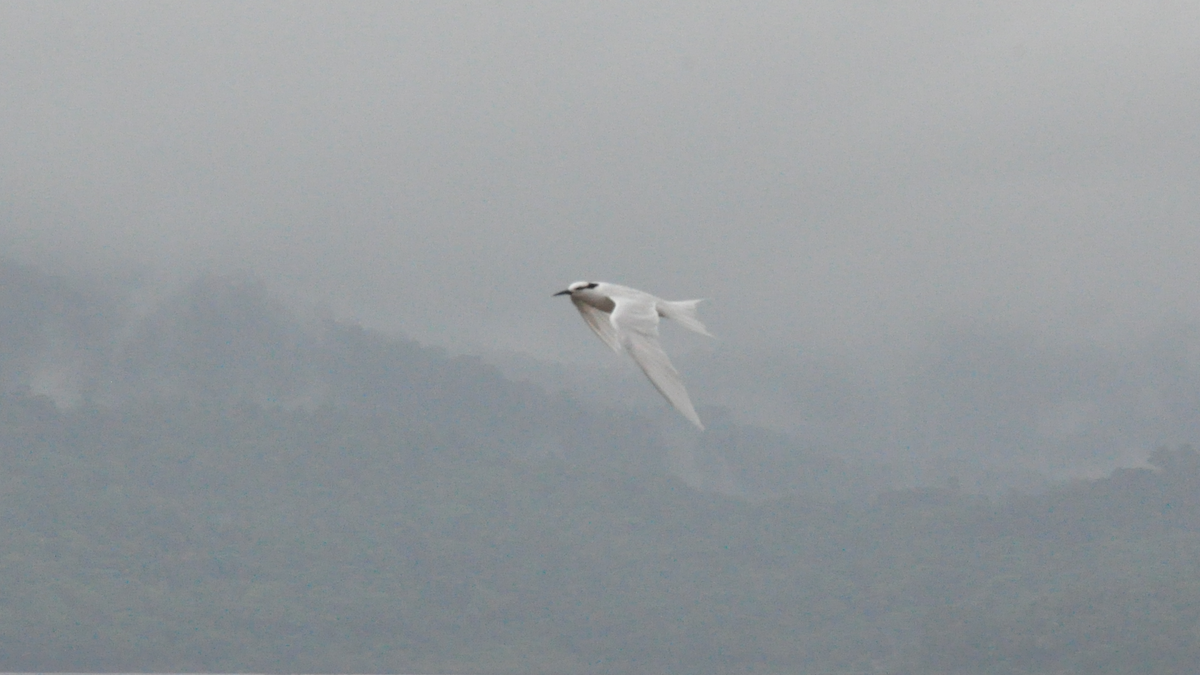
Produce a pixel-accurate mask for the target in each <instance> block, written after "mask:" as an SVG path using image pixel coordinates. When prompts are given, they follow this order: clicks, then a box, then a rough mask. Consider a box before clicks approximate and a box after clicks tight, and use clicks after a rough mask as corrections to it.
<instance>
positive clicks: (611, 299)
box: [554, 281, 712, 430]
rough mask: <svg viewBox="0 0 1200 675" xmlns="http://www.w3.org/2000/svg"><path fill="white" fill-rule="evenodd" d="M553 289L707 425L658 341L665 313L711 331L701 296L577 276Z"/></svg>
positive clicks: (682, 410)
mask: <svg viewBox="0 0 1200 675" xmlns="http://www.w3.org/2000/svg"><path fill="white" fill-rule="evenodd" d="M554 295H556V296H558V295H569V296H571V302H573V303H575V308H576V309H578V310H579V314H580V315H581V316H582V317H583V320H584V321H585V322H587V325H588V326H589V327H590V328H591V329H592V330H593V331H594V332H595V333H596V335H599V336H600V339H601V340H603V341H604V344H606V345H608V346H609V347H612V349H613V351H615V352H618V353H620V352H621V351H622V350H624V351H627V352H629V355H630V356H632V357H633V360H634V361H635V362H637V364H638V366H639V367H641V369H642V372H643V373H646V377H648V378H650V383H651V384H653V385H654V388H655V389H658V393H660V394H662V395H663V397H664V398H666V399H667V400H668V401H670V402H671V405H673V406H675V409H676V410H678V411H679V412H680V413H682V414H683V416H684V417H686V418H688V421H690V422H691V423H692V424H695V425H696V426H697V427H700V429H701V430H703V429H704V425H703V424H701V423H700V416H699V415H697V414H696V409H695V408H693V407H692V400H691V399H690V398H688V393H687V389H685V388H684V386H683V380H682V379H680V377H679V371H677V370H675V366H673V365H671V360H670V359H668V358H667V353H666V352H664V351H663V348H662V346H661V345H659V343H658V317H660V316H665V317H666V318H668V319H673V320H675V321H677V322H679V324H680V325H682V326H683V327H684V328H687V329H688V330H691V331H695V332H697V333H700V334H702V335H707V336H709V337H712V334H711V333H709V332H708V330H707V329H705V328H704V324H702V323H700V320H699V319H697V318H696V305H698V304H700V303H701V302H702V300H676V301H671V300H663V299H662V298H656V297H654V296H653V295H650V294H649V293H645V292H643V291H639V290H637V289H636V288H629V287H628V286H618V285H617V284H609V283H605V282H603V281H576V282H575V283H573V284H571V285H570V286H567V290H565V291H559V292H558V293H555V294H554Z"/></svg>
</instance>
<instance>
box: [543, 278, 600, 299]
mask: <svg viewBox="0 0 1200 675" xmlns="http://www.w3.org/2000/svg"><path fill="white" fill-rule="evenodd" d="M597 285H598V284H597V283H596V282H595V281H576V282H575V283H573V284H571V285H570V286H567V290H565V291H559V292H557V293H555V294H554V295H556V296H558V295H574V294H575V293H578V292H579V291H585V290H588V289H589V288H595V287H596V286H597Z"/></svg>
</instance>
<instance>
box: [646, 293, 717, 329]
mask: <svg viewBox="0 0 1200 675" xmlns="http://www.w3.org/2000/svg"><path fill="white" fill-rule="evenodd" d="M702 302H704V299H703V298H701V299H699V300H663V301H662V302H660V303H659V304H658V313H659V314H661V315H662V316H665V317H667V318H668V319H670V320H672V321H675V322H678V323H679V325H681V326H683V327H684V328H686V329H688V330H690V331H695V332H697V333H700V334H701V335H707V336H708V337H713V334H712V333H710V332H708V329H707V328H705V327H704V324H702V323H700V319H699V318H697V316H696V305H699V304H700V303H702Z"/></svg>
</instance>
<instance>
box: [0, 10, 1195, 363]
mask: <svg viewBox="0 0 1200 675" xmlns="http://www.w3.org/2000/svg"><path fill="white" fill-rule="evenodd" d="M0 82H2V83H3V95H0V116H2V119H3V124H0V245H3V247H4V249H5V250H7V251H8V252H9V253H10V254H11V255H13V256H16V257H18V258H20V259H29V260H42V261H49V262H52V263H56V264H64V263H65V264H77V263H79V262H81V261H86V262H88V263H90V264H92V265H96V266H101V267H103V266H110V265H126V264H129V263H130V262H132V261H138V262H141V263H148V264H150V265H153V266H154V267H155V268H156V269H158V270H159V271H160V272H162V273H165V274H180V273H183V274H191V273H195V272H197V271H200V270H206V269H215V270H250V271H253V272H256V273H259V274H261V275H262V276H263V277H265V278H266V279H268V280H269V281H270V282H271V283H273V284H275V285H276V286H277V287H279V288H282V289H286V290H288V291H289V292H294V293H296V294H297V295H299V296H301V297H306V298H311V299H315V300H321V301H324V302H326V303H327V304H328V305H329V306H330V307H332V308H333V309H334V311H336V312H338V313H339V314H342V315H345V316H349V317H354V318H359V319H361V320H364V321H367V322H368V323H370V324H372V325H376V326H379V327H383V328H388V329H394V330H402V331H404V332H406V333H408V334H410V335H413V336H415V337H418V338H419V339H422V340H425V341H430V342H438V343H443V344H450V345H455V346H464V345H475V346H477V347H479V348H483V349H510V348H517V349H526V350H530V351H533V352H535V353H543V354H548V355H560V356H561V355H562V354H563V353H564V351H565V350H566V349H568V348H569V346H570V344H571V343H572V341H578V340H590V341H594V339H593V338H592V336H591V335H590V333H588V332H587V331H586V329H585V328H583V326H582V323H581V322H580V321H579V319H578V317H577V316H576V315H575V313H574V312H573V311H572V310H571V308H570V306H569V304H568V303H565V302H563V301H562V298H557V299H551V298H550V294H551V293H553V292H554V291H557V290H559V289H561V288H563V287H565V285H566V284H567V283H569V282H571V281H573V280H576V279H600V280H608V281H616V282H621V283H626V284H629V285H633V286H637V287H640V288H644V289H646V290H648V291H651V292H654V293H656V294H659V295H663V296H666V297H671V298H682V297H696V296H702V297H709V298H712V303H711V304H709V305H707V306H706V307H705V309H704V311H705V315H706V316H707V317H708V319H709V324H710V327H711V328H712V329H713V330H714V332H716V333H718V334H719V335H721V336H722V337H723V339H724V342H725V343H726V344H733V345H740V346H743V347H746V348H753V347H756V346H762V345H780V344H787V345H807V346H811V347H812V348H814V349H835V348H837V347H839V346H843V345H849V346H850V347H861V348H872V349H878V348H879V346H880V345H904V344H907V343H908V342H909V341H910V340H911V339H913V338H914V337H915V336H919V335H920V334H921V332H922V331H923V330H925V329H926V327H927V326H929V325H931V324H932V323H936V322H940V321H951V322H963V321H966V322H971V321H988V322H1003V323H1010V324H1015V325H1021V326H1030V327H1036V328H1037V329H1038V330H1042V329H1046V330H1050V331H1053V332H1055V333H1058V334H1062V335H1066V336H1069V337H1071V338H1072V339H1076V338H1085V339H1089V338H1098V339H1109V338H1111V337H1113V336H1116V337H1121V336H1124V335H1127V334H1130V333H1136V332H1138V331H1142V330H1145V327H1146V326H1150V325H1152V324H1155V323H1157V322H1159V321H1161V320H1163V319H1164V318H1167V317H1185V318H1193V317H1195V316H1197V315H1198V314H1200V311H1198V309H1197V308H1200V262H1198V261H1200V5H1197V4H1196V3H1195V2H1190V1H1178V2H1177V1H1171V0H1168V1H1164V2H1149V1H1147V2H1128V1H1127V0H1117V1H1107V2H1087V3H1046V2H1023V1H1015V2H1014V1H1010V2H1003V3H983V4H982V5H981V3H961V2H949V1H946V2H906V3H886V2H877V1H870V2H866V1H853V0H836V1H827V2H826V1H823V2H812V3H798V2H792V1H789V2H771V3H758V4H755V5H753V6H749V7H747V6H744V5H743V3H712V4H705V3H697V2H680V3H667V2H659V1H651V2H646V1H639V2H630V3H617V2H612V1H611V0H610V1H606V2H603V3H586V4H585V3H509V4H489V5H483V4H471V5H458V4H450V3H444V2H438V3H424V4H417V3H378V4H372V3H359V4H354V5H350V4H348V3H329V4H314V3H257V4H244V3H215V2H204V3H154V4H147V3H138V2H132V3H108V2H104V3H58V2H37V3H16V2H9V3H4V4H3V5H0ZM597 353H598V352H591V355H595V354H597Z"/></svg>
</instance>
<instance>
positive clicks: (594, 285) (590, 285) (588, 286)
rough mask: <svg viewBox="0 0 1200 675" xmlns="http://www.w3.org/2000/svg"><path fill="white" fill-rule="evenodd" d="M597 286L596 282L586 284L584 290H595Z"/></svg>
mask: <svg viewBox="0 0 1200 675" xmlns="http://www.w3.org/2000/svg"><path fill="white" fill-rule="evenodd" d="M599 285H600V284H597V283H596V282H594V281H593V282H592V283H590V284H588V285H587V286H584V288H595V287H596V286H599Z"/></svg>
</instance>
